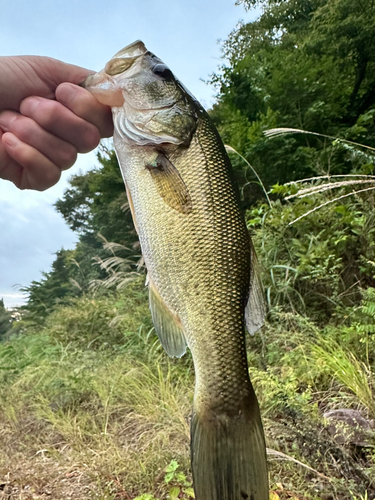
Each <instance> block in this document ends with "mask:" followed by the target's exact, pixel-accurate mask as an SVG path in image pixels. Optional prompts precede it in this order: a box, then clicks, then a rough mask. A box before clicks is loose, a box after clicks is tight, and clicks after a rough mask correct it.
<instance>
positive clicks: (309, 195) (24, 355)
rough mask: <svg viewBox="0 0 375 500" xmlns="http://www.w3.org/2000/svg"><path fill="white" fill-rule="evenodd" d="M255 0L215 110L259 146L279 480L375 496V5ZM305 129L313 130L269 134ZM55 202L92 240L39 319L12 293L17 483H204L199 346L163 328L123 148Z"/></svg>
mask: <svg viewBox="0 0 375 500" xmlns="http://www.w3.org/2000/svg"><path fill="white" fill-rule="evenodd" d="M239 3H243V4H244V5H245V7H246V8H251V7H253V6H255V5H258V4H259V5H261V6H262V7H263V11H262V15H261V16H260V18H259V19H258V20H257V21H256V22H253V23H250V24H242V25H239V26H238V27H237V28H236V29H235V30H234V31H233V32H232V33H231V35H230V36H229V38H228V40H226V41H225V42H224V43H223V66H222V67H221V68H220V69H219V70H218V72H217V74H216V75H212V77H211V80H212V82H211V83H213V84H215V85H216V88H217V92H218V94H217V100H216V104H215V105H214V106H213V109H212V110H211V111H210V113H211V115H212V118H213V119H214V121H215V123H216V125H217V126H218V128H219V131H220V133H221V135H222V137H223V139H224V141H225V142H226V143H227V144H229V145H230V146H231V147H232V148H234V149H235V150H236V151H237V152H238V153H240V155H237V154H235V153H234V152H233V151H232V152H231V153H230V155H231V159H232V160H233V165H234V167H235V171H236V176H237V179H238V182H239V186H240V191H241V195H242V200H243V206H244V209H245V210H246V221H247V224H248V227H249V231H250V232H251V234H252V238H253V242H254V245H255V248H256V251H257V255H258V260H259V267H260V272H261V275H262V280H263V285H264V291H265V300H266V301H267V305H268V315H267V321H266V324H265V326H264V327H263V328H262V329H261V330H260V331H259V332H258V333H257V334H256V335H255V336H254V337H250V336H248V358H249V366H250V376H251V379H252V381H253V384H254V386H255V389H256V392H257V395H258V398H259V402H260V406H261V410H262V415H263V420H264V425H265V432H266V439H267V446H268V458H269V470H270V485H271V492H270V498H271V500H280V499H281V500H288V499H293V500H297V499H300V500H302V499H321V500H331V499H335V500H337V499H340V500H341V499H342V500H346V499H347V500H359V499H361V500H365V499H372V498H374V497H375V454H374V446H375V434H374V432H375V401H374V388H375V335H374V334H375V224H374V222H375V190H374V188H375V175H373V169H374V163H373V162H374V149H373V148H374V147H375V125H374V117H375V72H374V68H375V66H374V58H375V55H374V54H375V51H374V50H373V49H374V47H373V45H374V44H375V22H374V17H375V16H374V14H375V5H373V2H371V1H370V0H361V1H357V0H350V1H349V0H330V1H328V0H288V1H275V0H264V1H256V0H244V1H243V2H239ZM286 127H287V128H289V129H291V128H292V129H299V130H305V131H306V130H307V131H310V132H313V135H311V134H306V133H302V132H296V131H295V130H294V131H290V130H289V132H288V133H286V131H278V132H277V133H274V134H272V133H271V134H269V133H268V134H266V135H265V134H264V131H265V130H268V129H274V128H286ZM354 143H357V144H354ZM254 170H255V171H256V172H257V174H258V176H259V177H260V179H261V181H262V182H259V179H258V177H257V175H255V173H254ZM305 178H307V180H303V179H305ZM56 208H57V210H58V211H59V212H60V213H61V214H62V215H63V217H64V218H65V220H66V222H67V223H68V224H69V225H70V227H71V228H72V229H73V231H76V232H77V234H78V235H79V242H78V243H77V245H76V247H75V248H74V249H72V250H64V249H62V250H60V251H59V252H58V253H57V254H56V259H55V262H54V264H53V266H52V269H51V270H50V271H49V272H46V273H45V274H44V276H43V278H42V279H41V280H40V281H39V282H32V283H31V284H30V285H28V286H25V291H26V292H27V294H28V302H27V305H26V306H24V307H22V308H20V310H19V314H20V315H21V317H17V318H16V320H14V321H12V316H11V313H10V312H9V311H7V310H6V309H5V308H4V307H3V303H2V302H1V301H0V386H1V391H0V450H1V453H0V499H1V498H4V499H7V500H16V499H17V500H20V499H22V500H29V499H47V498H53V499H54V500H62V499H64V500H65V499H67V498H71V499H76V500H78V499H81V500H82V499H88V500H89V499H99V500H121V499H127V500H128V499H129V500H130V499H131V500H133V499H135V498H137V499H138V500H154V499H158V500H164V499H167V498H170V499H172V500H174V499H177V498H180V499H185V500H190V499H191V498H193V491H192V484H191V474H190V470H189V467H190V464H189V425H190V414H191V407H192V397H193V390H194V371H193V365H192V360H191V356H190V353H187V354H186V355H185V356H184V357H183V358H182V359H178V360H177V359H169V358H168V357H167V356H166V354H165V353H164V352H163V350H162V348H161V346H160V344H159V342H158V340H157V338H156V335H155V333H154V330H153V326H152V322H151V319H150V313H149V309H148V300H147V291H146V289H145V286H144V282H145V272H144V269H143V267H142V266H140V267H139V259H140V248H139V243H138V241H137V237H136V233H135V231H134V228H133V225H132V222H131V216H130V211H129V207H128V204H127V200H126V195H125V193H124V188H123V183H122V179H121V174H120V171H119V169H118V165H117V161H116V157H115V154H114V152H113V151H111V150H108V149H106V148H102V149H101V152H100V154H99V156H98V166H96V167H95V168H94V169H93V170H92V171H90V172H88V173H87V174H84V175H78V176H75V177H73V178H72V179H71V187H70V188H69V190H67V191H66V193H65V195H64V197H63V198H62V199H61V200H59V201H58V202H57V203H56ZM13 319H14V318H13ZM207 362H208V363H209V360H207Z"/></svg>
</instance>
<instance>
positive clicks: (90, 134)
mask: <svg viewBox="0 0 375 500" xmlns="http://www.w3.org/2000/svg"><path fill="white" fill-rule="evenodd" d="M99 142H100V133H99V130H98V129H97V128H96V127H95V126H94V125H91V124H88V125H87V126H86V127H85V130H84V131H82V133H81V135H80V138H79V143H78V147H77V149H78V152H79V153H88V152H89V151H91V150H92V149H95V148H96V146H97V145H98V144H99Z"/></svg>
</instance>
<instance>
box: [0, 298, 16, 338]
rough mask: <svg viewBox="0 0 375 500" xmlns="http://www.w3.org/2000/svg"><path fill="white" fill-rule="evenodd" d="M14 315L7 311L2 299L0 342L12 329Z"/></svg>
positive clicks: (0, 308) (0, 301)
mask: <svg viewBox="0 0 375 500" xmlns="http://www.w3.org/2000/svg"><path fill="white" fill-rule="evenodd" d="M12 321H13V318H12V313H11V312H10V311H8V310H7V309H5V305H4V300H3V299H0V340H1V339H2V338H3V337H4V336H5V335H6V334H7V333H8V332H9V331H10V329H11V328H12Z"/></svg>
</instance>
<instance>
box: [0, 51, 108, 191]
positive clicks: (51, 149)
mask: <svg viewBox="0 0 375 500" xmlns="http://www.w3.org/2000/svg"><path fill="white" fill-rule="evenodd" d="M90 73H92V72H91V71H89V70H87V69H84V68H80V67H78V66H73V65H71V64H66V63H64V62H62V61H58V60H56V59H51V58H49V57H38V56H15V57H0V74H1V81H0V178H3V179H7V180H10V181H12V182H13V183H14V184H15V185H16V186H17V187H19V188H20V189H36V190H39V191H43V190H44V189H47V188H49V187H51V186H53V185H54V184H55V183H56V182H57V181H58V180H59V178H60V175H61V171H62V170H65V169H67V168H69V167H71V166H72V165H73V164H74V162H75V160H76V158H77V153H87V152H88V151H91V150H92V149H94V148H95V147H96V146H97V145H98V143H99V140H100V138H101V137H110V136H111V135H112V133H113V124H112V116H111V110H110V108H109V107H107V106H104V105H103V104H101V103H99V102H98V101H97V100H96V99H95V97H94V96H93V95H92V94H90V92H88V91H87V90H85V89H83V88H81V87H79V86H78V84H80V83H82V82H83V81H84V80H85V78H86V77H87V76H88V75H89V74H90Z"/></svg>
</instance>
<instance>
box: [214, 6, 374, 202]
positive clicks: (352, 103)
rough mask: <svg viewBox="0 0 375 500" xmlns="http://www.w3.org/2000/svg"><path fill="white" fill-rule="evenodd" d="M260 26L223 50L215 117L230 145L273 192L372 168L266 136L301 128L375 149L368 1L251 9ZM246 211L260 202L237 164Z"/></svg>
mask: <svg viewBox="0 0 375 500" xmlns="http://www.w3.org/2000/svg"><path fill="white" fill-rule="evenodd" d="M241 3H243V4H245V6H247V7H248V8H252V7H254V6H255V5H259V6H261V7H262V9H263V10H262V14H261V15H260V17H259V18H258V19H257V20H255V21H253V22H251V23H248V24H240V25H239V26H238V27H237V28H236V29H235V30H234V31H233V32H232V33H231V35H230V36H229V38H228V39H227V40H226V41H225V42H224V43H223V55H224V57H225V59H226V61H227V62H226V65H224V66H223V67H222V68H221V71H220V72H218V73H217V74H215V75H213V77H212V79H211V83H213V84H214V85H216V88H217V90H218V96H217V103H216V104H215V105H214V107H213V110H212V112H211V115H212V117H213V119H214V121H215V122H216V124H217V125H218V127H219V130H220V133H221V134H222V136H223V138H224V141H225V142H226V143H227V144H230V145H231V146H232V147H233V148H235V149H236V150H237V151H239V152H240V153H241V154H242V155H243V156H245V158H247V159H248V160H249V161H250V163H251V164H252V165H253V167H254V168H255V170H256V171H257V172H258V174H259V175H260V177H261V178H262V180H263V182H264V183H265V185H266V186H267V187H269V186H270V185H272V184H275V183H276V182H279V183H285V182H287V181H291V180H296V179H301V178H304V177H309V176H311V175H316V174H319V175H320V174H322V173H325V172H330V173H331V174H333V173H340V174H342V173H349V172H350V171H353V170H354V169H358V168H359V167H360V166H361V165H363V164H364V163H367V162H366V161H364V159H361V158H360V157H359V156H358V155H356V157H355V158H353V156H352V155H351V154H350V152H349V151H347V150H345V148H337V147H335V146H334V145H332V143H331V142H330V141H326V140H324V139H323V140H322V139H319V138H317V137H311V136H310V137H306V136H301V135H300V136H296V135H294V136H288V137H283V138H278V139H273V140H268V139H267V138H265V137H264V136H263V134H262V132H263V131H264V130H266V129H268V128H273V127H294V128H303V129H305V130H311V131H314V132H320V133H324V134H328V135H330V136H335V137H342V138H346V139H352V140H355V141H356V140H357V141H358V142H364V143H367V144H370V145H372V146H374V145H375V143H374V138H375V135H374V133H375V128H374V114H373V113H374V109H373V106H374V103H375V97H374V96H375V93H374V89H375V76H374V71H373V69H374V67H375V56H374V54H375V51H374V50H373V48H374V43H375V42H374V40H375V37H374V34H375V28H374V26H375V22H374V18H375V7H374V5H373V3H372V2H371V1H370V0H365V1H364V2H362V1H360V0H358V1H357V0H354V1H352V0H334V1H328V0H293V1H287V2H275V1H273V0H259V1H253V0H249V1H248V0H245V1H243V2H241ZM236 168H237V173H238V180H239V181H240V183H241V185H242V186H244V185H245V184H246V185H247V187H246V189H245V191H244V196H245V202H246V204H247V206H248V205H249V203H250V202H251V201H252V200H254V198H257V197H260V196H261V192H260V190H259V189H258V188H257V187H256V184H254V183H253V181H255V178H254V177H253V176H252V175H251V174H250V172H247V175H246V172H244V165H242V166H241V164H239V163H238V162H236Z"/></svg>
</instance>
